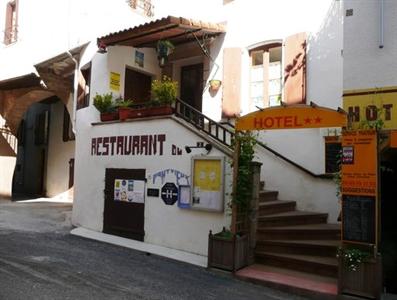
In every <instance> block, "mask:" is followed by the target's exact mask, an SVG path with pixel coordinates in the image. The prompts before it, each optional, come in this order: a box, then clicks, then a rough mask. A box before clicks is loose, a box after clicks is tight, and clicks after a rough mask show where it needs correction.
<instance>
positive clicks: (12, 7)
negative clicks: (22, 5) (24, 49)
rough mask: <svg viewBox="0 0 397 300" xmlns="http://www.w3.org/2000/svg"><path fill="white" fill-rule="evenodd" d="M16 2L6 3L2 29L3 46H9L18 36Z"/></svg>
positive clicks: (15, 0)
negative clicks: (4, 21) (4, 20)
mask: <svg viewBox="0 0 397 300" xmlns="http://www.w3.org/2000/svg"><path fill="white" fill-rule="evenodd" d="M17 9H18V1H17V0H14V1H11V2H8V3H7V8H6V18H5V19H6V23H5V28H4V44H5V45H9V44H12V43H15V42H16V41H17V35H18V10H17Z"/></svg>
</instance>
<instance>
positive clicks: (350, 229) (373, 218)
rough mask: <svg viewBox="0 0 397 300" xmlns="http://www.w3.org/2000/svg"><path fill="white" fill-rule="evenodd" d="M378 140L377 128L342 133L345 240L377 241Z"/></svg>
mask: <svg viewBox="0 0 397 300" xmlns="http://www.w3.org/2000/svg"><path fill="white" fill-rule="evenodd" d="M377 145H378V142H377V133H376V131H374V130H361V131H345V132H343V133H342V168H341V172H342V173H341V176H342V179H341V192H342V239H343V240H344V241H348V242H356V243H363V244H376V243H377V237H376V232H377V229H376V227H377V225H376V224H377V206H378V205H377V195H378V147H377Z"/></svg>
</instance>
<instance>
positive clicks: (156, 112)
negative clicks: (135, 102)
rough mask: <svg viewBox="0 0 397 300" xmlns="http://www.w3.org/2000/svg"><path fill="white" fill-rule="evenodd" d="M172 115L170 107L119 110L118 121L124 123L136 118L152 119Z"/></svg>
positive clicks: (124, 108)
mask: <svg viewBox="0 0 397 300" xmlns="http://www.w3.org/2000/svg"><path fill="white" fill-rule="evenodd" d="M172 113H173V109H172V107H171V106H153V107H144V108H128V107H122V108H121V107H120V108H119V116H120V121H124V120H126V119H137V118H145V117H153V116H165V115H171V114H172Z"/></svg>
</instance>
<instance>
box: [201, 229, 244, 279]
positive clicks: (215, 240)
mask: <svg viewBox="0 0 397 300" xmlns="http://www.w3.org/2000/svg"><path fill="white" fill-rule="evenodd" d="M223 232H225V231H223ZM247 265H248V236H247V235H242V236H239V235H232V236H231V237H230V238H225V237H223V236H222V235H220V234H212V232H211V231H210V233H209V235H208V268H218V269H222V270H226V271H232V272H235V271H237V270H239V269H241V268H243V267H245V266H247Z"/></svg>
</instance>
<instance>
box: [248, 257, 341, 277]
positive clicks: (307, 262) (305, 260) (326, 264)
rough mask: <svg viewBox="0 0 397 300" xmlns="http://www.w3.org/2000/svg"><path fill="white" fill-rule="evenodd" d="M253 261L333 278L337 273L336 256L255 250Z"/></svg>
mask: <svg viewBox="0 0 397 300" xmlns="http://www.w3.org/2000/svg"><path fill="white" fill-rule="evenodd" d="M255 262H256V263H260V264H264V265H270V266H274V267H280V268H286V269H291V270H296V271H300V272H307V273H310V274H316V275H322V276H329V277H335V278H336V277H337V274H338V261H337V259H336V257H323V256H309V255H296V254H281V253H274V252H262V251H255Z"/></svg>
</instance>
